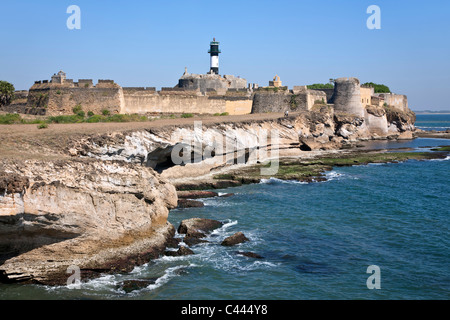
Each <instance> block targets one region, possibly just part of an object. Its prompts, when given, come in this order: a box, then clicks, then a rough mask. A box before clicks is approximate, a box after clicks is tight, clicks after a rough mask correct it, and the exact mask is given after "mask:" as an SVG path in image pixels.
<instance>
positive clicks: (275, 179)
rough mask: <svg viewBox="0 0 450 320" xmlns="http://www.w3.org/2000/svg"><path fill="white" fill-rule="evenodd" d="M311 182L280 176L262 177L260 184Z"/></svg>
mask: <svg viewBox="0 0 450 320" xmlns="http://www.w3.org/2000/svg"><path fill="white" fill-rule="evenodd" d="M308 183H309V182H305V181H298V180H282V179H278V178H269V179H261V181H260V184H308Z"/></svg>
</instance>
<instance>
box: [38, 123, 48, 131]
mask: <svg viewBox="0 0 450 320" xmlns="http://www.w3.org/2000/svg"><path fill="white" fill-rule="evenodd" d="M37 128H38V129H39V130H40V129H47V128H48V124H47V123H41V124H40V125H38V127H37Z"/></svg>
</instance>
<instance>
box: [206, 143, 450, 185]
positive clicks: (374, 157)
mask: <svg viewBox="0 0 450 320" xmlns="http://www.w3.org/2000/svg"><path fill="white" fill-rule="evenodd" d="M449 147H450V146H449ZM436 158H442V154H441V155H439V154H437V153H433V152H386V153H373V152H372V153H369V152H367V153H363V152H355V153H351V154H345V155H341V156H339V157H324V158H319V159H315V160H303V161H302V160H298V159H281V160H280V162H279V166H278V170H277V171H276V172H275V173H274V174H273V175H271V176H263V175H261V169H263V168H269V167H274V166H272V163H271V162H266V163H263V164H258V165H254V166H249V167H246V168H240V169H236V170H233V171H232V172H230V173H226V174H219V175H215V176H214V179H216V180H234V181H240V182H242V183H246V182H248V183H253V182H255V181H258V180H259V181H260V180H261V179H267V178H270V177H273V178H278V179H282V180H297V181H306V182H311V181H324V180H326V177H325V176H324V173H325V172H327V171H330V170H332V169H333V167H343V166H353V165H364V164H368V163H387V162H401V161H406V160H411V159H414V160H428V159H436ZM274 168H276V167H274Z"/></svg>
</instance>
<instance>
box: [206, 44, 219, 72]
mask: <svg viewBox="0 0 450 320" xmlns="http://www.w3.org/2000/svg"><path fill="white" fill-rule="evenodd" d="M219 44H220V42H217V41H216V38H214V39H213V41H212V42H211V47H210V49H209V51H208V53H209V54H210V55H211V69H210V71H209V72H210V73H211V74H213V73H214V74H219V53H221V51H220V50H219Z"/></svg>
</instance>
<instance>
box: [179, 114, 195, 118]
mask: <svg viewBox="0 0 450 320" xmlns="http://www.w3.org/2000/svg"><path fill="white" fill-rule="evenodd" d="M181 117H182V118H193V117H194V115H193V114H192V113H183V114H182V115H181Z"/></svg>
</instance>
